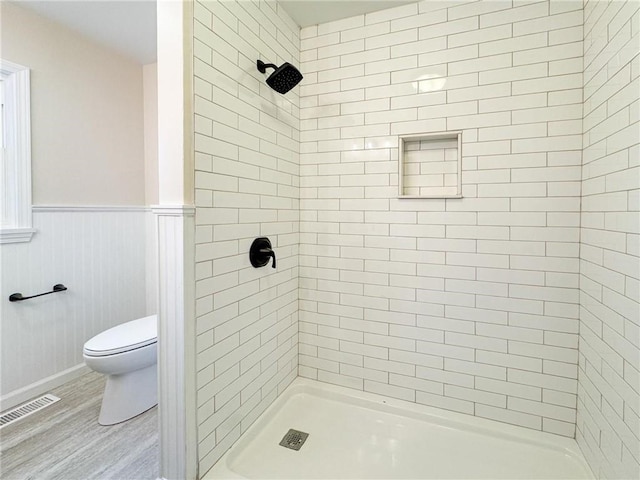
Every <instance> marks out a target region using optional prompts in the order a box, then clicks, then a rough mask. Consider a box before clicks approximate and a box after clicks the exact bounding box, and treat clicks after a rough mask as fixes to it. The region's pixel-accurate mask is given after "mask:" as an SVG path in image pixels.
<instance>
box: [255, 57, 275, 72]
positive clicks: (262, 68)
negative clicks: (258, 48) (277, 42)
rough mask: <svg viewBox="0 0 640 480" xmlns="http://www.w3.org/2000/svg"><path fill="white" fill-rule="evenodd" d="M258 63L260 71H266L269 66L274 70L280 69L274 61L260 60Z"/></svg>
mask: <svg viewBox="0 0 640 480" xmlns="http://www.w3.org/2000/svg"><path fill="white" fill-rule="evenodd" d="M256 65H257V66H258V71H259V72H260V73H265V72H266V71H267V68H273V69H274V70H277V69H278V66H277V65H274V64H273V63H264V62H263V61H262V60H258V61H257V62H256Z"/></svg>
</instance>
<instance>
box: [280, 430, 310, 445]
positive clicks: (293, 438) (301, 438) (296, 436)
mask: <svg viewBox="0 0 640 480" xmlns="http://www.w3.org/2000/svg"><path fill="white" fill-rule="evenodd" d="M308 436H309V434H308V433H304V432H300V431H298V430H294V429H293V428H291V429H289V431H288V432H287V434H286V435H285V436H284V437H283V438H282V440H280V445H281V446H283V447H286V448H290V449H291V450H300V449H301V448H302V445H304V442H305V441H306V440H307V437H308Z"/></svg>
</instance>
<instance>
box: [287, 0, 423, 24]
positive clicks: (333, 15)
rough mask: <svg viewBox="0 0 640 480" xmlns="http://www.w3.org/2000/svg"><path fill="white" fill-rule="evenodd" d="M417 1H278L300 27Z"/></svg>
mask: <svg viewBox="0 0 640 480" xmlns="http://www.w3.org/2000/svg"><path fill="white" fill-rule="evenodd" d="M417 1H418V0H279V2H278V3H279V4H280V5H282V8H284V9H285V11H286V12H287V13H288V14H289V15H291V18H293V19H294V20H295V22H296V23H297V24H298V25H300V26H301V27H308V26H309V25H316V24H318V23H325V22H332V21H333V20H340V19H342V18H348V17H353V16H355V15H362V14H363V13H371V12H377V11H378V10H384V9H385V8H391V7H397V6H399V5H404V4H407V3H415V2H417Z"/></svg>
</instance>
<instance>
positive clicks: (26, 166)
mask: <svg viewBox="0 0 640 480" xmlns="http://www.w3.org/2000/svg"><path fill="white" fill-rule="evenodd" d="M0 74H1V75H2V80H3V82H4V95H5V99H4V100H5V114H6V117H11V118H12V121H11V122H7V121H6V118H5V121H4V122H3V124H4V128H5V133H6V137H5V138H6V142H7V145H11V147H12V148H13V153H12V154H11V155H5V159H4V160H5V161H4V163H5V165H4V167H5V171H4V175H3V177H4V180H3V185H2V192H3V193H2V198H0V202H2V203H3V205H2V207H3V209H4V211H5V212H8V213H7V219H6V220H7V224H6V225H0V244H2V243H17V242H29V241H30V240H31V238H32V237H33V234H34V233H35V232H36V230H35V229H34V228H32V226H33V218H32V209H31V207H32V203H31V202H32V199H31V99H30V96H31V90H30V84H31V82H30V71H29V69H28V68H27V67H24V66H22V65H18V64H16V63H12V62H8V61H6V60H3V59H0Z"/></svg>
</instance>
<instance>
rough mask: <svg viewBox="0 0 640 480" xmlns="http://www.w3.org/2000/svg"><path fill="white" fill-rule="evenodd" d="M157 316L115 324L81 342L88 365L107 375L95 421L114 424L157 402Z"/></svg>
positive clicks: (147, 408) (139, 412)
mask: <svg viewBox="0 0 640 480" xmlns="http://www.w3.org/2000/svg"><path fill="white" fill-rule="evenodd" d="M157 346H158V316H157V315H150V316H148V317H144V318H139V319H137V320H132V321H130V322H126V323H123V324H121V325H117V326H115V327H113V328H110V329H109V330H105V331H104V332H102V333H99V334H98V335H96V336H95V337H93V338H92V339H90V340H89V341H87V342H86V343H85V344H84V349H83V351H82V355H83V357H84V361H85V363H86V364H87V366H88V367H89V368H91V369H92V370H95V371H96V372H100V373H104V374H105V375H107V384H106V386H105V389H104V396H103V398H102V407H101V408H100V416H99V418H98V423H99V424H100V425H114V424H116V423H120V422H124V421H125V420H129V419H130V418H133V417H135V416H136V415H140V414H141V413H142V412H145V411H146V410H149V409H150V408H151V407H153V406H155V405H156V404H157V403H158V373H157V361H158V349H157Z"/></svg>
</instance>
